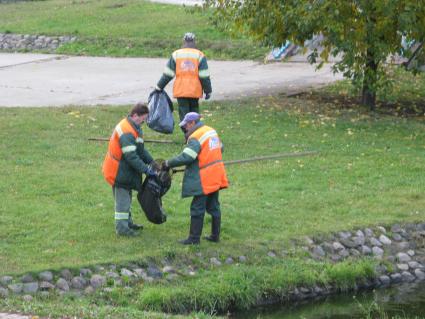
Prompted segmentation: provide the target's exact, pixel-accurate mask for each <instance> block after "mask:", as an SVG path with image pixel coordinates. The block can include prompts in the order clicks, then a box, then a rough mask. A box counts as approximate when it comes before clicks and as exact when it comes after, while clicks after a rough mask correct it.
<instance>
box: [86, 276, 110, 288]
mask: <svg viewBox="0 0 425 319" xmlns="http://www.w3.org/2000/svg"><path fill="white" fill-rule="evenodd" d="M105 284H106V278H105V277H104V276H101V275H93V276H92V277H91V278H90V285H91V286H92V287H93V288H99V287H102V286H104V285H105Z"/></svg>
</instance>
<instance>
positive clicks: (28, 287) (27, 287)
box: [22, 282, 38, 294]
mask: <svg viewBox="0 0 425 319" xmlns="http://www.w3.org/2000/svg"><path fill="white" fill-rule="evenodd" d="M22 291H23V292H24V293H26V294H35V293H36V292H37V291H38V282H28V283H25V284H24V286H23V288H22Z"/></svg>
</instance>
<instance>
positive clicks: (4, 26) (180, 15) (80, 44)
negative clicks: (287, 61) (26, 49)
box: [0, 0, 267, 59]
mask: <svg viewBox="0 0 425 319" xmlns="http://www.w3.org/2000/svg"><path fill="white" fill-rule="evenodd" d="M210 16H211V12H210V11H209V10H202V9H201V8H197V9H196V8H188V7H186V8H185V7H183V6H174V5H166V4H157V3H151V2H148V1H143V0H129V1H118V0H102V1H97V0H82V1H77V0H75V1H69V0H47V1H30V2H18V3H16V4H0V33H1V32H3V33H4V32H11V33H20V34H45V35H51V36H54V35H55V36H59V35H73V36H76V37H77V38H78V40H77V41H76V42H75V43H72V44H67V45H65V46H63V47H61V48H60V49H59V50H58V52H59V53H63V54H78V55H92V56H144V57H157V56H160V57H168V56H170V54H171V52H172V51H173V50H175V49H177V48H179V47H180V46H181V42H182V40H181V39H182V37H183V34H184V33H185V32H188V31H191V32H194V33H195V34H196V36H197V39H198V46H199V48H200V49H202V50H203V51H204V53H205V54H206V55H207V57H209V58H214V59H246V58H249V59H256V58H262V57H263V56H264V54H265V52H266V51H267V49H265V48H261V47H259V46H258V45H256V44H254V43H253V42H252V41H250V40H247V39H244V38H239V39H230V36H229V35H228V34H226V33H223V32H220V31H218V30H217V28H216V27H215V26H214V25H213V24H212V23H211V20H210Z"/></svg>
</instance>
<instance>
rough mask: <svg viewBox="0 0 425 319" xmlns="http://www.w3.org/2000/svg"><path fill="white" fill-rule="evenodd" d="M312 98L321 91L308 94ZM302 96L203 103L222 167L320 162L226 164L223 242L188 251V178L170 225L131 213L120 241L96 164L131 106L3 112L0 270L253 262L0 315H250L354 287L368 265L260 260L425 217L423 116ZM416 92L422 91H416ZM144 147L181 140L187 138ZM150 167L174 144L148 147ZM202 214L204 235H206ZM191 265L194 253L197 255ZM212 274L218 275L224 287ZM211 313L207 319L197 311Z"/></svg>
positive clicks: (175, 196) (170, 207)
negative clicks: (317, 289) (277, 301)
mask: <svg viewBox="0 0 425 319" xmlns="http://www.w3.org/2000/svg"><path fill="white" fill-rule="evenodd" d="M314 94H317V95H314ZM314 94H313V95H307V96H301V97H299V98H290V99H286V98H279V97H263V98H255V99H248V100H240V101H230V102H211V103H205V104H203V105H202V106H201V110H202V113H203V116H204V118H205V122H206V123H207V124H209V125H211V126H213V127H215V128H216V129H217V130H218V132H219V134H220V135H221V137H222V139H223V141H224V143H225V153H224V157H225V160H232V159H240V158H248V157H252V156H258V155H267V154H273V153H277V152H296V151H304V150H317V151H319V152H320V153H319V155H317V156H314V157H303V158H286V159H280V160H274V161H268V162H257V163H251V164H245V165H240V166H229V167H228V169H227V170H228V176H229V179H230V181H231V186H230V188H229V189H227V190H225V191H223V192H221V202H222V211H223V226H222V242H221V243H220V244H219V245H216V244H212V243H207V242H202V244H201V246H200V247H197V248H195V247H183V246H181V245H179V244H177V242H176V241H177V239H181V238H185V237H186V236H187V233H188V222H189V218H188V208H189V205H190V199H185V200H181V199H180V183H181V179H182V176H181V174H180V175H179V174H177V175H175V176H174V181H173V186H172V189H171V190H170V192H169V193H168V194H167V195H166V196H165V197H164V206H165V208H166V210H167V212H168V214H169V219H168V221H167V223H165V224H164V225H160V226H156V225H153V224H148V223H147V222H146V221H145V218H144V217H143V216H142V214H141V213H140V208H139V207H137V203H134V204H133V212H134V215H135V219H136V222H142V223H144V224H145V229H144V230H143V232H142V235H141V236H140V237H138V238H133V239H125V238H117V237H116V236H115V233H114V221H113V200H112V195H111V189H110V187H109V186H108V185H107V184H106V183H105V182H104V181H103V178H102V176H101V172H100V167H101V164H102V160H103V156H104V154H105V151H106V143H102V142H91V141H88V140H87V139H88V138H89V137H97V136H103V137H108V136H109V135H110V134H111V132H112V129H113V127H114V125H115V124H116V123H117V122H118V121H119V120H120V119H121V117H123V116H125V114H126V112H127V111H128V109H129V106H122V107H88V108H83V107H66V108H45V109H44V108H19V109H18V108H1V109H0V127H1V130H0V138H1V140H2V143H1V144H0V174H1V176H2V179H0V191H1V203H2V205H1V206H0V264H1V272H0V275H3V274H22V273H25V272H37V271H40V270H45V269H52V270H55V269H60V268H65V267H66V268H78V267H82V266H90V265H94V264H107V263H115V264H117V263H125V262H126V261H132V260H133V261H140V260H148V259H151V258H153V259H156V260H162V259H163V258H164V257H168V258H171V259H173V260H174V261H175V262H176V263H179V262H183V261H186V260H192V259H193V258H195V253H201V254H202V256H204V258H205V259H206V260H208V258H209V257H212V256H214V257H218V258H219V259H222V260H223V259H224V258H226V257H227V256H233V257H237V256H239V255H246V256H247V257H248V264H246V265H239V266H236V265H235V266H224V267H222V268H219V269H214V268H210V267H206V268H205V270H203V271H201V272H200V273H199V275H198V276H196V277H195V278H192V279H190V278H188V279H184V280H182V281H178V282H173V283H165V282H162V283H158V284H147V283H146V284H144V285H142V286H137V287H135V288H134V289H133V290H131V291H128V290H126V289H122V288H115V289H114V290H113V291H112V292H111V293H108V294H106V293H99V294H97V295H94V296H92V297H90V298H88V299H78V298H72V297H69V298H65V299H60V298H56V297H50V298H49V299H46V300H44V299H38V298H36V299H35V300H34V301H32V302H31V303H22V301H21V300H20V299H19V298H16V299H13V298H12V299H8V300H2V301H1V302H0V308H2V309H18V310H21V311H27V312H32V313H40V314H42V313H52V314H58V315H57V316H59V315H60V314H61V313H62V314H63V313H64V311H65V312H66V313H69V314H70V315H71V314H74V315H77V316H78V313H79V312H81V313H83V315H81V316H83V317H92V318H103V317H104V315H103V314H105V313H108V311H111V312H112V310H111V307H113V309H114V310H113V311H114V312H116V313H115V314H114V315H111V317H116V318H119V317H122V313H123V312H125V311H127V312H128V315H127V318H140V317H143V316H145V317H146V318H156V317H155V316H157V317H158V316H159V317H160V314H156V313H150V312H149V313H145V312H144V311H146V310H152V311H163V310H165V311H182V310H185V309H198V310H200V309H202V310H204V311H207V312H208V313H210V312H211V313H212V312H214V311H216V310H220V309H226V308H232V307H234V308H237V309H241V308H247V307H249V306H250V305H252V304H253V302H254V301H255V300H257V298H259V297H276V298H279V296H282V295H283V293H284V292H285V291H288V289H290V288H291V287H294V286H296V285H303V284H305V285H311V284H314V283H317V284H326V283H334V284H335V285H337V286H339V287H341V288H347V287H350V285H352V284H353V282H354V281H355V280H356V278H359V277H364V276H368V275H369V274H370V273H371V271H372V269H373V262H372V261H370V260H363V261H359V262H358V263H350V262H346V263H343V264H339V265H329V264H319V263H305V261H303V259H300V258H299V255H298V254H294V255H289V256H288V258H285V259H278V260H274V259H271V258H268V257H265V256H266V254H267V252H268V251H270V250H274V251H276V252H280V251H282V250H284V249H285V250H286V249H288V247H290V244H289V243H290V240H291V239H294V238H300V237H302V236H304V235H309V236H320V235H321V234H324V233H331V232H334V231H338V230H349V229H354V228H358V227H365V226H370V225H377V224H379V225H389V224H393V223H401V222H402V223H405V222H410V221H423V220H425V211H424V207H425V195H424V193H423V189H425V176H424V174H423V168H424V153H425V144H424V140H425V124H424V118H423V117H421V116H418V117H414V118H410V117H394V116H388V115H385V114H379V113H374V114H372V115H371V114H369V113H366V112H364V111H363V110H362V109H359V108H356V109H353V108H350V107H348V108H347V107H346V105H345V104H344V102H343V100H338V99H335V100H334V101H332V102H330V101H329V100H324V99H322V98H316V97H317V96H319V97H320V96H322V95H323V94H325V95H328V93H326V92H325V93H323V92H319V93H314ZM421 94H422V93H421ZM145 137H146V138H168V139H173V140H175V141H182V140H183V138H182V135H181V133H180V132H179V131H178V130H176V132H175V133H174V134H173V135H171V136H167V137H164V136H159V135H158V134H155V133H153V132H152V131H150V130H149V129H146V130H145ZM147 147H148V149H149V150H150V152H151V153H152V154H153V155H154V157H156V158H169V157H170V156H173V155H175V154H177V153H178V152H180V151H181V149H182V147H181V146H180V145H167V146H164V145H162V144H158V145H152V144H147ZM209 227H210V225H209V218H207V222H206V224H205V230H204V233H207V232H208V231H209ZM195 259H196V258H195ZM218 279H219V280H218ZM196 316H201V317H202V316H205V317H208V316H207V315H206V314H194V315H193V317H196Z"/></svg>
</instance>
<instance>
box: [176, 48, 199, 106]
mask: <svg viewBox="0 0 425 319" xmlns="http://www.w3.org/2000/svg"><path fill="white" fill-rule="evenodd" d="M203 57H204V54H203V53H202V52H201V51H199V50H197V49H192V48H184V49H180V50H177V51H174V53H173V59H174V61H175V62H176V80H175V81H174V87H173V94H174V97H187V98H200V97H202V85H201V81H200V80H199V62H200V61H201V60H202V58H203Z"/></svg>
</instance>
